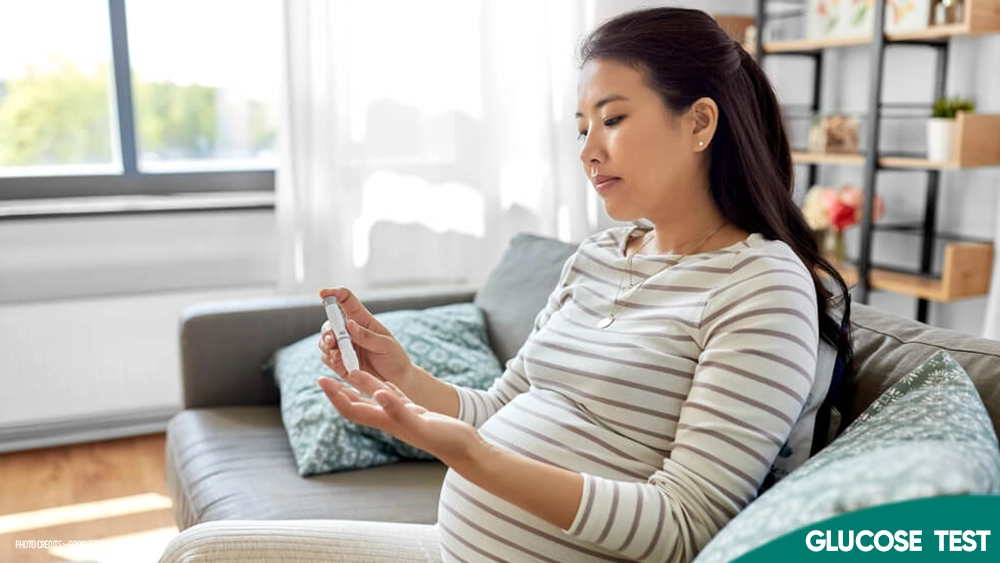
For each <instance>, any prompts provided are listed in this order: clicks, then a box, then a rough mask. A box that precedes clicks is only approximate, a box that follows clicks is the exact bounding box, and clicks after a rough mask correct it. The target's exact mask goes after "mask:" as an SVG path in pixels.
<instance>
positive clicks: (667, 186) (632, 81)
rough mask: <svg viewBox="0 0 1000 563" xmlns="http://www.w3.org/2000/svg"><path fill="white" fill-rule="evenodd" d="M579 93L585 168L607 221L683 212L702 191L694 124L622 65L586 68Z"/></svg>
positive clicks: (589, 64) (596, 64) (600, 63)
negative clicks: (685, 204) (693, 192)
mask: <svg viewBox="0 0 1000 563" xmlns="http://www.w3.org/2000/svg"><path fill="white" fill-rule="evenodd" d="M579 92H580V105H579V107H578V109H577V112H578V113H577V125H578V127H579V131H580V142H581V149H580V161H581V162H582V164H583V170H584V172H585V173H586V174H587V177H588V178H590V179H591V182H592V184H593V185H594V188H595V189H596V190H597V193H598V194H599V195H600V196H601V198H602V199H603V200H604V206H605V208H606V209H607V212H608V215H609V216H610V217H611V218H612V219H615V220H619V221H633V220H636V219H640V218H650V219H651V218H652V217H654V216H663V215H664V213H665V212H666V213H667V214H670V213H671V212H670V210H673V209H679V208H680V207H681V206H682V205H683V202H684V201H686V200H687V198H688V197H689V195H690V193H691V190H694V189H696V188H698V187H700V186H696V185H694V184H696V182H695V181H694V180H695V178H696V174H695V171H696V166H697V160H696V157H695V154H696V152H695V150H693V149H694V147H695V146H696V145H697V143H698V140H697V139H695V137H694V134H693V130H694V123H693V122H692V121H691V119H690V118H689V117H688V116H687V115H675V114H674V113H673V112H672V111H670V110H669V109H668V108H667V107H666V105H665V104H664V103H663V101H662V99H661V98H660V96H659V94H657V93H656V92H655V91H654V90H652V89H650V88H649V86H647V84H646V82H645V79H644V78H643V75H642V73H641V72H639V71H638V70H636V69H634V68H632V67H630V66H628V65H624V64H622V63H619V62H616V61H611V60H603V59H593V60H591V61H589V62H587V63H586V64H585V65H584V66H583V69H582V74H581V78H580V88H579ZM595 171H596V174H597V176H596V178H595V177H594V176H593V174H594V172H595ZM702 189H703V188H702Z"/></svg>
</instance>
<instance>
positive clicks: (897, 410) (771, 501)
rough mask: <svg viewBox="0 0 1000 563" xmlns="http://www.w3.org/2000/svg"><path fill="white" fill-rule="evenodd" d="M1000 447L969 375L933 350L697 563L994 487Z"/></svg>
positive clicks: (999, 484)
mask: <svg viewBox="0 0 1000 563" xmlns="http://www.w3.org/2000/svg"><path fill="white" fill-rule="evenodd" d="M998 448H1000V446H998V445H997V436H996V434H995V433H994V431H993V424H992V422H991V421H990V417H989V414H987V412H986V407H984V406H983V402H982V399H980V397H979V394H978V393H977V392H976V388H975V386H974V385H973V383H972V380H971V379H969V376H968V375H966V373H965V371H964V370H963V369H962V366H960V365H959V364H958V362H956V361H955V360H953V359H952V358H951V356H949V355H948V354H947V353H946V352H944V351H940V352H937V353H936V354H934V355H933V356H931V358H930V359H928V360H927V362H925V363H924V364H923V365H922V366H920V367H919V368H917V369H915V370H914V371H913V372H911V373H909V374H907V375H906V376H904V377H903V378H902V379H900V380H899V381H897V382H896V384H895V385H893V386H892V387H890V388H889V389H887V390H886V391H885V393H883V394H882V396H880V397H879V398H878V400H876V401H875V402H874V403H872V404H871V405H870V406H869V407H868V409H866V410H865V412H864V413H862V414H861V416H859V417H858V419H857V420H855V421H854V423H853V424H851V426H850V427H849V428H848V429H847V430H845V431H844V433H843V434H842V435H841V436H840V437H839V438H837V439H836V440H834V442H833V443H832V444H830V445H829V446H827V447H826V448H825V449H823V450H822V451H820V452H819V453H818V454H817V455H816V456H815V457H813V458H812V459H810V460H809V461H807V462H806V463H805V464H803V465H802V466H801V467H799V468H798V469H796V470H795V471H793V472H792V473H791V475H789V476H788V477H786V478H785V479H783V480H782V481H780V482H779V483H777V484H776V485H775V486H774V488H772V489H771V490H769V491H767V492H766V493H764V494H763V495H761V497H760V498H759V499H757V500H756V501H754V502H753V503H751V504H750V505H749V506H747V507H746V509H744V510H743V512H741V513H740V514H739V515H737V516H736V518H734V519H733V520H732V521H730V522H729V524H727V525H726V527H724V528H723V529H722V530H721V531H720V532H719V534H718V535H717V536H716V537H715V538H714V539H713V540H712V541H711V542H709V544H708V545H707V546H706V547H705V549H704V551H702V552H701V554H700V555H699V556H698V557H697V558H696V560H695V562H696V563H711V562H716V561H731V560H733V559H736V558H737V557H739V556H741V555H743V554H745V553H747V552H749V551H750V550H752V549H754V548H756V547H758V546H760V545H763V544H765V543H767V542H769V541H771V540H773V539H776V538H778V537H780V536H782V535H784V534H786V533H788V532H791V531H793V530H795V529H797V528H800V527H802V526H806V525H808V524H811V523H813V522H818V521H820V520H824V519H826V518H831V517H833V516H836V515H838V514H842V513H845V512H851V511H855V510H860V509H862V508H867V507H870V506H876V505H881V504H887V503H891V502H897V501H902V500H907V499H914V498H923V497H931V496H941V495H958V494H977V493H998V492H1000V449H998Z"/></svg>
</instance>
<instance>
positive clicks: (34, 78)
mask: <svg viewBox="0 0 1000 563" xmlns="http://www.w3.org/2000/svg"><path fill="white" fill-rule="evenodd" d="M109 27H110V23H109V18H108V2H107V0H32V1H30V2H26V1H20V0H0V175H3V176H11V175H59V174H79V173H87V172H94V173H109V172H120V171H121V166H120V164H119V163H120V159H119V157H118V134H117V118H116V115H117V114H116V112H115V110H114V107H115V106H114V87H113V86H112V85H113V83H114V82H113V71H112V67H111V33H110V29H109Z"/></svg>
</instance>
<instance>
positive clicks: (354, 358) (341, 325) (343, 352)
mask: <svg viewBox="0 0 1000 563" xmlns="http://www.w3.org/2000/svg"><path fill="white" fill-rule="evenodd" d="M323 307H324V308H325V309H326V318H328V319H330V328H332V329H333V335H334V336H335V337H336V339H337V348H339V349H340V358H341V359H342V360H343V362H344V367H345V368H347V371H348V372H352V371H354V370H356V369H359V367H360V365H359V364H358V355H357V354H356V353H355V352H354V344H352V343H351V335H350V334H348V333H347V316H346V315H344V310H343V309H341V308H340V303H337V298H336V297H334V296H332V295H331V296H329V297H325V298H323Z"/></svg>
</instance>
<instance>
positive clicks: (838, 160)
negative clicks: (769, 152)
mask: <svg viewBox="0 0 1000 563" xmlns="http://www.w3.org/2000/svg"><path fill="white" fill-rule="evenodd" d="M792 160H793V161H794V162H796V163H799V164H850V165H855V166H861V165H863V164H864V163H865V155H863V154H837V153H820V152H793V153H792Z"/></svg>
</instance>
